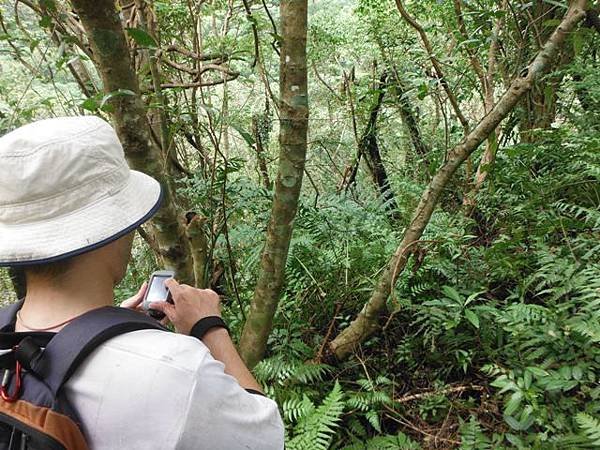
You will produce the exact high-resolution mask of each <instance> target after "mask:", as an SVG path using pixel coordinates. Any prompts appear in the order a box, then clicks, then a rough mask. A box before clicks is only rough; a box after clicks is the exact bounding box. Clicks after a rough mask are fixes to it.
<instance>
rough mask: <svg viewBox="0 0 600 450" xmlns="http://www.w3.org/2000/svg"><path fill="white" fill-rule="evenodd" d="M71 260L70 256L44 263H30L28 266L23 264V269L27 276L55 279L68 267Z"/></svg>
mask: <svg viewBox="0 0 600 450" xmlns="http://www.w3.org/2000/svg"><path fill="white" fill-rule="evenodd" d="M72 262H73V260H72V258H67V259H63V260H61V261H56V262H51V263H46V264H32V265H29V266H24V267H23V270H24V271H25V274H26V276H27V277H30V276H32V275H33V276H34V277H39V278H45V279H47V280H52V281H55V280H58V279H59V278H60V277H61V275H63V274H64V273H65V272H67V271H68V270H69V269H70V267H71V264H72Z"/></svg>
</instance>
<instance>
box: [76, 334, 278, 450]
mask: <svg viewBox="0 0 600 450" xmlns="http://www.w3.org/2000/svg"><path fill="white" fill-rule="evenodd" d="M223 369H224V366H223V364H222V363H221V362H219V361H217V360H215V359H214V358H213V357H212V355H211V354H210V352H209V350H208V348H207V347H206V346H205V345H204V344H203V343H202V342H200V341H199V340H198V339H196V338H193V337H189V336H183V335H180V334H175V333H165V332H161V331H157V330H142V331H135V332H133V333H128V334H124V335H121V336H118V337H115V338H113V339H111V340H109V341H107V342H106V343H104V344H103V345H101V346H100V347H98V348H97V349H96V350H95V351H94V352H93V353H92V354H91V355H90V356H89V357H88V358H87V359H86V360H85V362H84V363H83V364H82V365H81V366H80V367H79V368H78V369H77V371H76V372H75V374H74V375H73V376H72V377H71V379H70V380H69V381H68V383H67V384H66V385H65V390H66V391H65V392H66V394H67V398H68V399H69V400H70V402H71V403H72V404H73V406H74V407H75V408H76V410H77V411H78V413H79V415H80V419H81V421H82V423H83V431H84V434H85V435H86V437H87V439H88V442H89V444H90V446H91V450H117V449H127V450H136V449H140V450H142V449H143V450H153V449H157V450H158V449H160V450H170V449H177V450H196V449H210V450H218V449H223V450H235V449H260V450H271V449H273V450H281V449H282V448H283V446H284V428H283V423H282V421H281V416H280V414H279V410H278V409H277V405H276V403H275V402H273V401H272V400H270V399H268V398H266V397H263V396H261V395H257V394H251V393H248V392H247V391H246V390H244V389H243V388H242V387H241V386H240V385H239V384H238V382H237V381H236V380H235V379H234V378H233V377H231V376H229V375H227V374H226V373H225V372H224V371H223Z"/></svg>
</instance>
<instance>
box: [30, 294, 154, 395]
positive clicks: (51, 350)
mask: <svg viewBox="0 0 600 450" xmlns="http://www.w3.org/2000/svg"><path fill="white" fill-rule="evenodd" d="M144 329H155V330H165V331H166V328H164V327H163V326H162V325H161V324H160V323H158V322H157V321H156V320H154V319H152V318H151V317H148V316H146V315H145V314H141V313H138V312H136V311H132V310H129V309H126V308H118V307H114V306H105V307H103V308H98V309H95V310H93V311H89V312H87V313H85V314H84V315H82V316H81V317H79V318H77V319H76V320H74V321H73V322H71V323H70V324H68V325H67V326H65V327H64V328H63V329H62V330H61V331H60V332H59V333H57V334H56V336H54V338H53V339H52V340H51V341H50V342H49V343H48V345H47V347H46V349H45V350H44V353H43V355H42V356H41V358H40V361H39V364H36V366H37V367H39V369H40V372H41V373H40V372H38V370H37V367H36V372H37V373H38V374H39V375H41V376H42V377H43V378H44V379H45V381H46V383H47V385H48V386H49V387H50V389H51V390H52V392H53V393H54V394H55V395H56V394H57V393H58V391H59V390H60V388H61V387H62V386H63V385H64V384H65V383H66V382H67V381H68V379H69V378H70V377H71V375H73V373H74V372H75V370H76V369H77V367H78V366H79V364H81V363H82V362H83V360H84V359H85V358H86V357H87V356H88V355H89V354H90V353H91V352H92V351H94V350H95V349H96V347H98V346H99V345H100V344H102V343H104V342H106V341H107V340H109V339H110V338H113V337H115V336H119V335H121V334H124V333H128V332H130V331H137V330H144Z"/></svg>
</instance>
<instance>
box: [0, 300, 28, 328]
mask: <svg viewBox="0 0 600 450" xmlns="http://www.w3.org/2000/svg"><path fill="white" fill-rule="evenodd" d="M23 302H24V300H20V301H18V302H16V303H13V304H11V305H8V306H5V307H4V308H1V309H0V331H8V328H12V326H13V325H14V323H15V321H16V319H17V311H19V310H20V309H21V307H22V306H23Z"/></svg>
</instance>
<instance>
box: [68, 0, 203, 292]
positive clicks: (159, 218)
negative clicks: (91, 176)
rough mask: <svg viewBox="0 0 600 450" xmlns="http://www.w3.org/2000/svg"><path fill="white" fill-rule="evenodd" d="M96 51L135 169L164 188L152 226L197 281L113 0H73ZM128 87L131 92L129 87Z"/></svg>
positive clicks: (164, 255)
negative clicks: (161, 200)
mask: <svg viewBox="0 0 600 450" xmlns="http://www.w3.org/2000/svg"><path fill="white" fill-rule="evenodd" d="M72 4H73V8H74V9H75V11H76V13H77V14H78V15H79V18H80V19H81V23H82V25H83V27H84V29H85V31H86V34H87V36H88V40H89V43H90V46H91V48H92V51H93V56H94V63H95V65H96V67H97V69H98V72H99V73H100V75H101V77H102V81H103V85H104V91H105V92H106V93H107V94H108V93H115V92H118V91H119V90H121V92H123V94H122V95H117V96H115V97H113V99H112V100H111V104H112V106H113V107H114V113H113V119H114V124H115V128H116V131H117V134H118V135H119V138H120V140H121V143H122V144H123V148H124V149H125V156H126V157H127V160H128V162H129V164H130V166H131V167H132V168H133V169H136V170H139V171H142V172H145V173H147V174H148V175H151V176H152V177H154V178H155V179H157V180H158V181H159V182H160V184H161V186H162V188H163V195H164V200H163V206H162V208H161V209H160V210H159V212H158V213H157V214H156V215H155V216H154V219H153V221H152V225H151V227H150V230H151V233H152V235H153V239H154V241H155V242H156V244H157V247H158V249H159V257H160V258H161V259H162V261H163V263H164V265H165V266H166V267H168V268H171V269H174V270H175V271H176V273H177V276H178V278H179V279H181V280H183V281H184V282H190V283H192V282H193V281H194V275H193V268H192V257H191V251H190V248H189V244H188V240H187V239H185V237H184V236H185V229H184V225H183V221H180V220H178V210H177V207H176V204H175V198H174V192H175V190H174V188H173V186H172V183H171V181H170V180H169V178H168V177H167V176H166V175H165V174H166V169H165V167H164V165H163V163H162V158H161V154H160V150H159V149H158V148H157V147H156V145H155V144H153V142H152V138H151V132H150V127H149V125H148V121H147V118H146V110H145V107H144V104H143V101H142V99H141V97H140V94H139V85H138V79H137V77H136V74H135V71H134V70H133V67H132V64H131V58H130V55H129V49H128V47H127V42H126V39H125V34H124V32H123V27H122V24H121V19H120V18H119V13H118V11H117V10H116V9H115V2H114V1H110V0H95V1H93V2H92V1H88V0H72ZM127 91H129V92H127Z"/></svg>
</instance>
